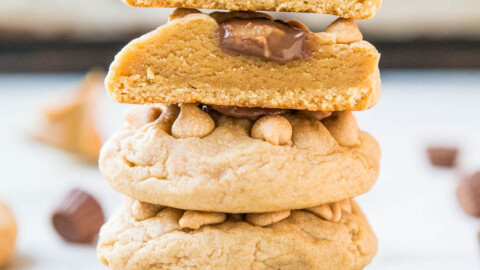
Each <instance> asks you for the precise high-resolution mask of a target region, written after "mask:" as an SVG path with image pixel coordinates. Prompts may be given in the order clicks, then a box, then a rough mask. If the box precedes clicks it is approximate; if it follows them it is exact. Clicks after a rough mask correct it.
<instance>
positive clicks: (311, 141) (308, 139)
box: [290, 117, 338, 155]
mask: <svg viewBox="0 0 480 270" xmlns="http://www.w3.org/2000/svg"><path fill="white" fill-rule="evenodd" d="M290 122H291V123H292V126H293V144H294V145H295V146H296V147H297V148H300V149H315V151H317V152H318V154H320V155H328V154H330V153H332V152H333V151H334V150H335V147H337V146H338V143H337V142H336V141H335V139H334V138H333V137H332V135H331V134H330V132H328V129H327V128H326V127H325V126H324V125H323V124H322V122H320V121H317V120H314V119H308V118H293V117H292V118H290Z"/></svg>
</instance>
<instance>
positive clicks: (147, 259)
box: [97, 201, 377, 270]
mask: <svg viewBox="0 0 480 270" xmlns="http://www.w3.org/2000/svg"><path fill="white" fill-rule="evenodd" d="M188 212H189V211H186V212H185V211H184V210H180V209H174V208H164V209H161V210H159V212H157V213H156V214H155V215H154V216H152V217H149V218H147V219H143V220H138V219H137V218H135V216H134V215H133V210H132V202H131V201H127V202H126V203H124V205H123V206H122V207H121V208H120V209H118V210H117V211H116V212H115V213H114V214H113V216H112V217H111V218H110V220H109V221H108V222H107V223H106V224H105V225H104V226H103V228H102V230H101V231H100V238H99V242H98V247H97V254H98V256H99V259H100V261H102V262H103V263H104V264H105V265H107V266H108V267H110V268H111V269H113V270H120V269H130V270H140V269H142V270H147V269H292V270H293V269H295V270H297V269H305V270H306V269H312V270H313V269H315V270H322V269H325V270H326V269H329V270H330V269H345V270H349V269H362V268H363V267H365V266H366V265H367V264H368V263H369V262H370V261H371V259H372V258H373V256H374V255H375V253H376V250H377V240H376V237H375V235H374V234H373V232H372V230H371V228H370V225H369V224H368V222H367V220H366V218H365V216H364V215H363V213H362V212H361V211H360V209H359V207H358V206H357V205H356V204H355V203H354V202H352V213H351V214H344V215H342V217H341V219H340V220H339V221H338V222H337V223H335V222H331V221H326V220H324V219H321V218H319V217H318V216H316V215H314V214H312V213H310V212H306V211H301V210H295V211H291V213H290V215H289V216H288V217H287V218H285V219H282V220H280V221H278V222H275V223H272V224H269V225H267V226H265V227H262V226H256V225H252V224H250V223H248V222H246V221H243V220H241V219H238V218H237V217H236V216H235V215H228V216H226V217H222V220H223V221H221V222H219V223H216V224H210V225H208V224H207V225H203V226H201V227H200V228H199V229H189V228H184V227H182V226H181V223H182V219H183V218H184V217H185V215H187V213H188ZM217 218H218V217H217Z"/></svg>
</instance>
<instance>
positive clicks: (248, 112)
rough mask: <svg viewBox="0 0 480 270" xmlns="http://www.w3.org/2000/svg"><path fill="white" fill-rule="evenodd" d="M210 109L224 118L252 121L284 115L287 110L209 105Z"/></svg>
mask: <svg viewBox="0 0 480 270" xmlns="http://www.w3.org/2000/svg"><path fill="white" fill-rule="evenodd" d="M210 107H211V108H212V109H213V110H215V111H217V112H219V113H221V114H223V115H226V116H230V117H234V118H246V119H249V120H252V121H255V120H257V119H258V118H260V117H262V116H265V115H270V114H276V115H278V114H284V113H287V112H288V110H284V109H270V108H260V107H237V106H221V105H210Z"/></svg>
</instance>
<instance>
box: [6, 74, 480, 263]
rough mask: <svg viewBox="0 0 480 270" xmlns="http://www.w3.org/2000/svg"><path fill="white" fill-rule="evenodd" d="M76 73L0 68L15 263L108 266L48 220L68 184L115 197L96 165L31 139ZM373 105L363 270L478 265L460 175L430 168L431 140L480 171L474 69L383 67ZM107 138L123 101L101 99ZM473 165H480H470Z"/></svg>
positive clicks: (106, 201)
mask: <svg viewBox="0 0 480 270" xmlns="http://www.w3.org/2000/svg"><path fill="white" fill-rule="evenodd" d="M78 79H80V75H49V74H46V75H0V123H1V124H2V130H1V132H0V149H1V154H0V164H2V166H1V170H0V198H2V199H4V200H6V201H8V203H9V204H10V205H11V206H12V208H13V210H14V212H15V214H16V216H17V219H18V223H19V227H20V231H19V239H18V254H17V256H16V258H15V260H14V262H13V263H12V265H11V267H10V268H9V270H12V269H15V270H16V269H35V270H37V269H38V270H39V269H105V268H104V267H102V266H101V264H100V263H99V262H98V261H97V260H96V256H95V247H94V245H86V246H85V245H71V244H66V243H64V242H63V241H61V240H60V239H59V237H58V236H57V235H56V234H55V232H54V231H53V230H52V227H51V226H50V213H51V211H52V209H53V207H54V206H55V204H56V202H57V201H58V200H59V199H60V198H61V197H62V196H63V195H64V194H65V193H64V192H65V191H66V190H68V189H70V188H72V187H76V186H80V187H83V188H85V189H87V190H89V191H91V192H92V193H94V194H95V195H96V196H97V197H98V198H99V199H100V200H101V202H102V204H103V205H104V206H105V209H106V212H108V213H110V212H111V211H112V210H113V209H114V208H115V207H116V206H117V205H118V204H119V203H120V201H121V196H120V195H119V194H117V193H115V192H114V191H112V190H111V189H110V188H109V187H108V186H107V184H106V181H105V180H103V179H102V177H101V175H100V173H99V172H98V170H97V168H96V167H94V166H88V165H85V164H81V163H78V162H77V161H76V160H75V159H72V158H70V157H69V156H68V155H67V154H65V153H63V152H60V151H57V150H55V149H51V148H49V147H46V146H43V145H39V144H36V143H34V142H31V141H29V140H28V137H27V134H28V133H27V132H28V131H30V130H32V129H33V128H34V127H33V125H34V124H35V121H34V119H35V117H37V116H38V105H39V104H41V101H42V100H45V99H46V98H48V97H49V96H52V95H55V94H57V93H59V92H62V91H64V90H66V89H69V87H71V86H72V85H74V84H75V82H76V81H77V80H78ZM382 91H383V93H382V95H383V96H382V99H381V100H380V103H379V104H378V106H377V107H375V108H374V109H372V110H369V111H366V112H358V113H356V115H357V117H358V119H359V123H360V127H361V128H362V129H363V130H366V131H368V132H370V133H372V134H373V135H374V136H375V137H376V138H377V139H378V140H379V142H380V144H381V146H382V152H383V158H382V169H381V176H380V179H379V180H378V182H377V185H376V186H375V187H374V188H373V189H372V191H371V192H369V193H367V194H366V195H363V196H361V198H359V199H358V201H359V202H360V204H361V206H362V209H363V210H364V212H365V213H366V214H367V216H368V218H369V220H370V223H371V224H372V226H373V229H374V231H375V232H376V234H377V236H378V239H379V244H380V249H379V252H378V256H377V257H376V258H375V260H374V261H373V262H372V264H371V265H370V266H369V267H368V269H370V270H372V269H381V270H385V269H436V270H442V269H480V262H479V260H480V255H479V253H480V248H479V245H478V243H477V238H476V233H477V229H479V228H480V222H479V220H475V219H473V218H469V217H468V216H466V215H465V214H464V213H463V212H462V210H461V209H460V207H459V206H458V204H457V201H456V198H455V187H456V180H457V179H458V176H457V173H455V172H453V171H448V170H439V169H433V168H431V167H430V166H429V164H428V162H427V160H426V156H425V151H424V149H425V145H427V144H429V143H431V142H449V143H458V144H459V145H461V147H462V150H463V152H462V157H463V159H464V160H465V162H463V164H466V165H467V166H464V168H463V169H464V170H465V171H469V170H472V169H475V168H476V169H480V158H478V157H480V121H479V120H478V117H479V116H480V106H479V101H480V72H441V73H432V72H384V73H383V89H382ZM99 107H100V108H101V111H100V112H99V113H100V115H101V117H100V124H99V125H100V126H102V130H103V131H104V135H105V137H108V135H109V134H111V132H112V131H113V130H114V129H115V128H117V127H119V126H120V124H121V123H122V110H123V109H124V108H125V106H124V105H118V104H113V103H112V102H110V101H109V100H108V99H107V98H106V96H104V97H103V98H102V100H101V104H100V106H99ZM475 166H477V167H475Z"/></svg>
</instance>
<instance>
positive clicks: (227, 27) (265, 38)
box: [220, 18, 309, 64]
mask: <svg viewBox="0 0 480 270" xmlns="http://www.w3.org/2000/svg"><path fill="white" fill-rule="evenodd" d="M308 34H309V32H308V31H305V30H302V29H299V28H296V27H293V26H291V25H290V24H287V23H284V22H282V21H277V20H276V21H272V20H269V19H263V18H258V19H240V18H235V19H231V20H228V21H226V22H224V23H222V24H221V25H220V46H221V47H222V49H223V50H224V51H225V52H227V53H238V54H241V55H246V56H253V57H259V58H265V59H271V60H274V61H276V62H278V63H281V64H285V63H287V62H289V61H291V60H295V59H302V58H303V57H304V56H305V55H307V51H308V49H307V48H306V47H307V46H305V39H306V37H307V35H308Z"/></svg>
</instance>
